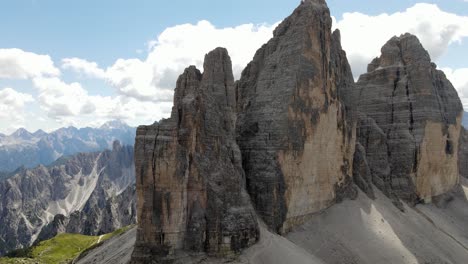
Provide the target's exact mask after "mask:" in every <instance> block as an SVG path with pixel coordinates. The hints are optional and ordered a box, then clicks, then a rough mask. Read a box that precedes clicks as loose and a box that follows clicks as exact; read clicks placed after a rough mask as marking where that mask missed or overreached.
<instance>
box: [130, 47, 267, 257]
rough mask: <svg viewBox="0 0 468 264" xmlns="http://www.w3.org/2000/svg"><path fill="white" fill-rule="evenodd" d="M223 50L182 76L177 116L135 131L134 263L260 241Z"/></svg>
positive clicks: (226, 250) (222, 251)
mask: <svg viewBox="0 0 468 264" xmlns="http://www.w3.org/2000/svg"><path fill="white" fill-rule="evenodd" d="M234 88H235V87H234V78H233V74H232V65H231V60H230V58H229V56H228V54H227V51H226V50H225V49H216V50H214V51H212V52H210V53H209V54H207V55H206V57H205V63H204V73H203V74H202V73H200V71H199V70H197V69H196V68H195V67H189V68H187V69H186V70H185V72H184V73H183V74H182V75H181V76H180V77H179V79H178V80H177V87H176V89H175V95H174V107H173V109H172V114H171V118H169V119H167V120H162V121H161V122H159V124H155V125H152V126H141V127H139V128H138V130H137V137H136V145H137V147H136V148H135V151H136V152H135V168H136V176H137V195H138V201H139V202H138V219H139V227H140V228H139V229H138V233H137V236H138V240H137V243H136V244H135V252H134V257H133V261H134V262H136V263H140V262H141V263H148V262H149V261H150V260H151V259H153V258H154V257H155V256H158V257H159V258H164V259H167V260H169V259H171V258H172V256H174V255H177V251H180V250H182V249H186V250H190V251H195V252H197V251H206V252H210V253H212V254H220V255H226V254H228V253H230V252H231V251H234V252H236V251H239V250H240V249H242V248H245V247H248V246H250V245H252V244H254V243H255V242H256V240H257V239H258V235H259V232H258V226H257V220H256V215H255V211H254V209H253V207H252V206H251V204H250V200H249V196H248V195H247V192H246V190H245V186H244V185H245V184H244V182H245V175H244V171H243V170H242V163H241V162H242V160H241V153H240V150H239V147H238V146H237V143H236V140H235V120H236V115H235V106H236V105H235V89H234Z"/></svg>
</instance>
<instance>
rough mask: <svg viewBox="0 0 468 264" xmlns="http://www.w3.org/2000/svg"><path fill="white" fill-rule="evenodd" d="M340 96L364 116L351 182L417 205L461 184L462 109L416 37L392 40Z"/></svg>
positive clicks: (452, 91)
mask: <svg viewBox="0 0 468 264" xmlns="http://www.w3.org/2000/svg"><path fill="white" fill-rule="evenodd" d="M341 92H342V94H344V96H343V98H344V99H345V102H346V105H347V106H349V107H350V108H351V109H352V110H354V111H357V112H358V114H359V117H358V119H359V120H358V122H357V141H358V143H357V145H358V152H357V153H356V156H357V159H356V160H355V165H357V166H360V168H359V169H358V168H355V170H354V172H355V173H354V177H355V179H357V182H358V183H359V185H360V186H362V185H364V186H365V187H364V188H363V189H365V190H366V191H367V192H369V191H371V188H370V187H368V185H369V184H371V183H372V184H375V185H376V186H377V187H378V188H379V189H381V190H382V191H383V192H384V193H386V194H387V195H389V196H392V197H396V198H395V199H398V198H401V199H403V200H405V201H407V202H409V203H411V204H415V203H417V202H419V201H421V200H424V201H425V202H431V200H432V198H433V197H436V196H439V195H441V194H444V193H446V192H449V191H450V190H451V189H453V188H454V187H455V185H456V184H458V178H459V177H458V165H457V162H458V148H459V147H458V145H459V137H460V133H461V129H462V127H461V119H462V114H463V108H462V105H461V102H460V99H459V98H458V94H457V92H456V90H455V89H454V88H453V86H452V84H451V83H450V82H449V81H448V80H447V78H446V77H445V74H444V73H443V72H441V71H439V70H437V69H436V66H435V64H433V63H431V60H430V57H429V54H428V53H427V51H426V50H425V49H424V48H423V47H422V45H421V43H420V42H419V40H418V39H417V38H416V37H415V36H413V35H410V34H405V35H402V36H400V37H393V38H392V39H390V40H389V41H388V42H387V43H386V44H385V45H384V46H383V47H382V55H381V56H380V57H379V58H376V59H374V60H373V61H372V62H371V63H370V64H369V67H368V72H367V73H366V74H363V75H362V76H361V77H360V78H359V81H358V82H357V83H356V85H355V87H348V89H344V90H342V91H341ZM360 114H364V115H360ZM361 146H362V148H361Z"/></svg>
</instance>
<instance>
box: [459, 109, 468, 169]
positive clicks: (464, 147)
mask: <svg viewBox="0 0 468 264" xmlns="http://www.w3.org/2000/svg"><path fill="white" fill-rule="evenodd" d="M464 114H465V115H466V113H464ZM458 144H459V147H458V172H459V174H460V176H462V177H465V178H468V131H466V129H465V128H464V127H462V129H461V132H460V140H459V143H458Z"/></svg>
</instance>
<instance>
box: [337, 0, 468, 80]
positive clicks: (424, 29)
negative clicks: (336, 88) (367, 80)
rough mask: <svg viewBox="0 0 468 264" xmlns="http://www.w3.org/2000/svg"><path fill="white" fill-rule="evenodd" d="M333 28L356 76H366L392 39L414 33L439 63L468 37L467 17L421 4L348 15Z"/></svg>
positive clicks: (435, 6)
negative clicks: (371, 13)
mask: <svg viewBox="0 0 468 264" xmlns="http://www.w3.org/2000/svg"><path fill="white" fill-rule="evenodd" d="M334 28H339V29H340V31H341V40H342V42H343V43H342V45H343V48H344V49H345V50H346V52H347V55H348V60H349V61H350V64H351V67H352V69H353V74H354V76H355V77H358V76H359V75H360V74H362V73H364V72H366V69H367V64H368V63H369V62H370V61H371V60H372V59H373V58H375V57H377V56H379V55H380V48H381V47H382V46H383V45H384V44H385V43H386V42H387V41H388V40H389V39H390V38H391V37H392V36H395V35H397V36H399V35H401V34H403V33H406V32H409V33H412V34H414V35H416V36H418V38H419V39H420V41H421V43H422V44H423V46H424V47H425V48H426V49H427V50H428V51H429V54H430V55H431V57H432V59H433V60H435V61H436V60H437V59H438V58H439V57H440V56H441V55H442V54H443V53H444V52H445V51H446V50H447V47H448V46H449V45H450V44H452V43H454V42H461V41H462V39H463V38H466V37H468V17H464V16H458V15H456V14H452V13H447V12H444V11H442V10H440V9H439V8H438V7H437V5H434V4H425V3H420V4H416V5H414V6H413V7H410V8H408V9H406V10H405V11H404V12H397V13H393V14H380V15H377V16H369V15H366V14H362V13H345V14H343V19H341V20H339V21H336V19H334Z"/></svg>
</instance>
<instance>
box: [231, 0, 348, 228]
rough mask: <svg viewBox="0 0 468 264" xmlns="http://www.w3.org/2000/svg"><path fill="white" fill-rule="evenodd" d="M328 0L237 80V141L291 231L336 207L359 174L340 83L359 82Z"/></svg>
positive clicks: (275, 214)
mask: <svg viewBox="0 0 468 264" xmlns="http://www.w3.org/2000/svg"><path fill="white" fill-rule="evenodd" d="M331 24H332V21H331V18H330V13H329V9H328V7H327V5H326V4H325V1H303V2H302V3H301V5H300V6H299V7H298V8H297V9H296V10H295V11H294V13H293V14H292V15H291V16H290V17H288V18H286V19H285V20H284V21H283V22H282V23H281V24H280V25H279V26H278V28H277V29H276V30H275V31H274V37H273V38H272V39H271V40H270V41H269V42H268V43H267V44H266V45H264V46H263V47H262V48H261V49H259V50H258V51H257V53H256V55H255V57H254V59H253V61H252V62H251V63H250V64H249V65H248V66H247V68H246V69H245V70H244V71H243V73H242V77H241V79H240V81H239V82H238V83H237V100H238V104H237V109H238V120H237V141H238V143H239V146H240V148H241V151H242V157H243V166H244V170H245V172H246V177H247V189H248V191H249V194H250V196H251V198H252V202H253V204H254V206H255V208H256V210H257V212H258V214H260V216H261V217H262V218H263V220H264V221H265V222H266V223H267V225H268V226H269V227H270V228H273V229H275V230H277V231H279V232H286V231H287V230H288V229H289V228H291V227H293V226H295V225H297V224H300V223H301V222H302V221H303V220H304V219H305V218H306V217H307V215H309V214H312V213H315V212H318V211H320V210H322V209H325V208H327V207H329V206H331V205H333V204H334V203H335V201H336V199H337V198H339V197H337V195H338V193H337V190H338V189H340V188H342V187H343V186H344V185H345V183H346V182H347V181H346V179H347V178H350V177H351V175H352V160H353V153H354V146H355V142H354V140H355V138H354V131H353V129H352V127H351V125H350V124H348V123H347V122H346V116H345V109H344V107H343V105H342V104H341V103H340V100H339V98H338V86H340V85H342V86H346V85H351V84H352V83H353V79H352V74H351V70H350V68H349V64H348V62H347V60H346V55H345V54H344V52H343V51H342V50H341V45H340V36H339V32H336V33H335V34H332V33H331Z"/></svg>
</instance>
